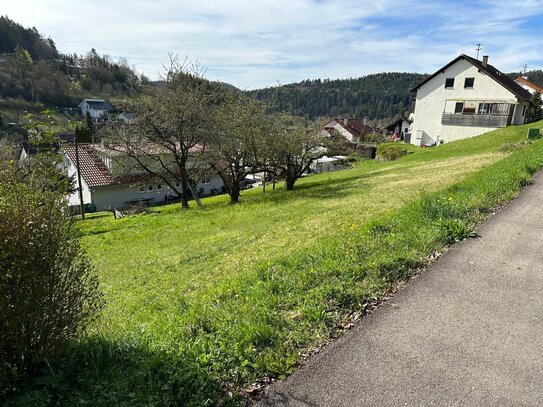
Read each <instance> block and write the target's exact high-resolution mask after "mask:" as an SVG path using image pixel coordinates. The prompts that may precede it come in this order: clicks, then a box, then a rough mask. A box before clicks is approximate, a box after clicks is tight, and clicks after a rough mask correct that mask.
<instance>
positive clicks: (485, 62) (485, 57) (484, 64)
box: [483, 55, 488, 67]
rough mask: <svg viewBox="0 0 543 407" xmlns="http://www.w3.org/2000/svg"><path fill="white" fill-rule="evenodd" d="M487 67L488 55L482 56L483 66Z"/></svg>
mask: <svg viewBox="0 0 543 407" xmlns="http://www.w3.org/2000/svg"><path fill="white" fill-rule="evenodd" d="M487 65H488V55H483V66H484V67H486V66H487Z"/></svg>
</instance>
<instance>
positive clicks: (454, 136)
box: [411, 60, 516, 144]
mask: <svg viewBox="0 0 543 407" xmlns="http://www.w3.org/2000/svg"><path fill="white" fill-rule="evenodd" d="M446 78H455V80H454V88H453V89H446V88H445V79H446ZM465 78H475V81H474V84H473V88H472V89H464V79H465ZM451 99H458V101H462V100H478V101H485V100H488V101H504V102H509V103H515V101H516V97H515V95H513V94H512V93H511V92H510V91H508V90H507V89H505V88H504V87H503V86H501V85H500V84H498V83H497V82H496V81H495V80H493V79H492V78H490V77H489V76H488V75H485V74H483V73H481V72H479V70H478V68H476V67H475V66H473V65H472V64H471V63H469V62H467V61H465V60H460V61H458V62H457V63H455V64H454V65H452V66H450V67H449V68H447V69H446V70H445V72H441V73H439V74H438V75H436V76H435V77H434V78H432V79H431V80H429V81H428V82H426V83H425V84H424V85H422V86H421V87H420V88H419V89H418V90H417V97H416V104H415V120H414V123H413V127H412V130H413V131H412V133H413V135H412V137H411V142H412V143H414V144H417V134H425V135H426V137H424V139H423V140H422V143H423V144H424V143H427V142H430V140H432V141H434V142H435V141H437V140H438V139H439V140H444V141H445V142H448V141H452V140H458V139H461V138H467V137H473V136H476V135H479V134H482V133H485V132H487V131H489V128H486V127H473V128H469V127H466V126H443V125H442V124H441V116H442V113H443V111H444V109H445V103H446V101H447V100H451ZM494 129H495V128H491V129H490V130H494Z"/></svg>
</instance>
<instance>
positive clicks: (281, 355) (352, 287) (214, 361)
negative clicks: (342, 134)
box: [18, 122, 543, 405]
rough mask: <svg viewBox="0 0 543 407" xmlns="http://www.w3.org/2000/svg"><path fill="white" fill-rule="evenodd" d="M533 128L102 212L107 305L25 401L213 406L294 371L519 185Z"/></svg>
mask: <svg viewBox="0 0 543 407" xmlns="http://www.w3.org/2000/svg"><path fill="white" fill-rule="evenodd" d="M529 127H539V128H542V127H543V122H540V123H537V124H536V125H533V124H532V125H530V126H529ZM527 128H528V126H519V127H510V128H507V129H503V130H500V131H496V132H492V133H488V134H486V135H483V136H480V137H476V138H472V139H469V140H465V141H459V142H453V143H449V144H445V145H442V146H439V147H434V148H425V149H420V148H414V147H413V148H411V150H413V153H411V154H409V155H407V156H405V157H402V158H400V159H399V160H397V161H392V162H376V161H359V162H357V163H355V164H354V166H353V168H352V169H349V170H344V171H338V172H334V173H324V174H319V175H312V176H309V177H306V178H304V179H302V180H300V181H299V183H297V184H296V187H295V191H292V192H288V191H285V190H283V188H281V187H280V188H278V189H277V190H276V191H273V192H272V191H269V190H268V192H266V194H263V193H262V191H261V190H252V191H247V192H244V193H243V195H242V201H241V203H240V204H238V205H235V206H231V205H229V204H228V199H227V197H225V196H219V197H213V198H208V199H205V200H204V204H205V208H204V209H196V208H193V209H190V210H188V211H183V210H181V209H180V208H179V206H178V205H166V206H160V207H156V208H154V209H155V213H153V214H150V215H140V216H135V217H129V218H125V219H121V220H114V219H113V216H112V215H111V214H109V213H98V214H95V215H92V216H89V218H88V219H87V220H85V221H81V222H79V223H78V228H79V230H80V231H81V234H82V243H83V246H84V248H85V249H86V250H87V252H88V254H89V256H90V257H91V259H92V261H93V263H94V264H95V265H96V269H97V271H98V273H99V275H100V278H101V283H102V288H103V290H104V292H105V297H106V300H107V306H106V308H105V310H104V312H103V314H102V315H101V317H100V318H99V320H98V321H97V323H96V326H94V327H93V329H92V333H91V335H90V338H89V339H88V340H86V341H85V342H84V343H82V344H78V345H76V346H74V349H72V350H71V352H70V355H69V356H67V357H66V358H64V359H63V360H62V361H59V362H58V363H57V365H56V366H53V369H58V372H57V374H56V375H55V376H52V375H48V376H47V377H48V378H49V380H50V382H48V381H46V382H45V384H43V381H42V382H39V381H38V382H36V383H31V384H30V388H29V389H27V391H26V392H25V394H24V396H22V397H21V398H19V399H18V402H20V403H24V402H29V400H30V401H32V403H34V404H36V405H39V404H40V402H41V401H42V399H43V400H46V401H47V402H48V403H51V402H52V400H53V401H54V402H58V403H59V404H77V403H79V404H82V405H111V404H121V405H123V404H124V405H152V404H159V405H169V404H187V405H214V404H215V403H216V401H217V400H218V399H220V398H223V397H224V394H225V390H227V389H232V390H233V391H234V392H235V390H236V389H239V387H240V386H244V385H247V384H249V383H251V382H252V381H254V380H256V379H257V378H259V377H261V376H263V375H270V376H274V377H283V376H284V375H285V374H288V373H290V372H292V371H293V369H294V368H295V367H296V363H297V361H298V359H299V357H298V352H299V351H301V350H303V349H306V348H309V347H311V346H313V345H315V344H317V343H319V342H321V341H323V340H325V339H326V338H328V337H329V335H330V334H331V333H333V332H337V331H338V330H341V328H340V327H341V325H342V322H343V321H345V320H346V318H347V317H348V316H349V314H350V313H352V312H357V311H359V310H361V309H364V307H366V306H368V304H370V303H371V302H372V301H375V300H377V299H378V298H380V297H381V296H383V295H384V294H385V293H386V292H387V291H388V290H389V289H390V288H391V287H392V286H393V285H394V284H396V283H397V282H398V281H400V280H402V279H405V278H407V276H408V275H409V274H410V273H412V272H414V271H415V270H416V269H417V268H420V267H422V266H424V264H426V261H427V260H426V259H427V256H428V255H429V254H431V253H432V252H433V251H436V250H440V249H441V248H442V247H443V246H444V245H445V244H448V243H453V242H454V241H455V240H458V239H461V238H463V237H465V236H469V234H470V231H471V227H472V226H473V225H474V224H475V223H476V222H478V221H480V219H482V218H483V217H484V216H486V214H487V213H488V212H489V211H491V210H492V208H493V207H495V206H497V205H499V204H501V203H503V202H505V201H507V200H508V199H511V198H512V197H513V196H515V194H516V193H518V190H519V188H520V186H521V185H524V184H525V183H526V182H528V180H529V178H530V176H531V174H532V173H533V172H534V171H535V170H536V169H538V168H539V167H540V166H541V157H543V143H542V142H540V141H535V142H533V143H532V144H530V145H527V144H521V143H519V142H520V141H522V140H524V139H525V137H526V131H527ZM505 143H512V144H509V148H508V149H503V148H502V147H503V145H504V144H505ZM517 143H518V144H517ZM504 150H507V151H504ZM59 376H60V377H59ZM51 383H52V384H51ZM226 401H227V403H233V404H235V403H236V401H235V397H234V399H227V400H226ZM44 404H47V403H45V402H44Z"/></svg>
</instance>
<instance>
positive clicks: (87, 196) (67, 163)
mask: <svg viewBox="0 0 543 407" xmlns="http://www.w3.org/2000/svg"><path fill="white" fill-rule="evenodd" d="M62 161H63V163H64V168H65V170H66V172H67V173H68V176H69V177H73V180H74V181H75V186H74V188H76V189H78V188H79V182H78V179H77V167H76V165H75V163H73V162H72V160H71V159H70V158H69V157H68V156H67V155H66V154H64V155H63V157H62ZM81 185H82V187H83V203H84V204H90V203H91V202H92V197H91V192H90V189H89V186H88V185H87V183H86V182H85V180H84V179H83V177H81ZM68 202H69V205H71V206H77V205H79V204H80V202H79V191H78V190H76V191H74V192H73V193H71V194H70V195H69V196H68Z"/></svg>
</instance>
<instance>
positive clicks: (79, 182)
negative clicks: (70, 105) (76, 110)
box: [74, 127, 85, 219]
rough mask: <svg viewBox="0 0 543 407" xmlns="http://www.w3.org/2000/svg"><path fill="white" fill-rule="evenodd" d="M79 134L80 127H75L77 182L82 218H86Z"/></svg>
mask: <svg viewBox="0 0 543 407" xmlns="http://www.w3.org/2000/svg"><path fill="white" fill-rule="evenodd" d="M78 135H79V127H76V129H75V137H74V144H75V166H76V167H77V183H78V185H79V210H80V212H81V219H85V204H84V203H83V186H82V185H81V170H80V167H79V146H78V144H77V136H78Z"/></svg>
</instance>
